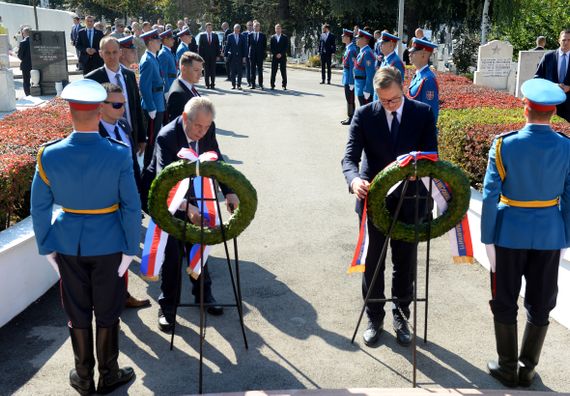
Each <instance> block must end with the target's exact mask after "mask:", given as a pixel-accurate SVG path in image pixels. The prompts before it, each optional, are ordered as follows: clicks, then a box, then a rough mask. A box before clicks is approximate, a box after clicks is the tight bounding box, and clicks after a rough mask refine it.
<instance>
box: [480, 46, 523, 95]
mask: <svg viewBox="0 0 570 396" xmlns="http://www.w3.org/2000/svg"><path fill="white" fill-rule="evenodd" d="M512 59H513V46H512V45H511V44H509V43H506V42H504V41H498V40H493V41H491V42H489V43H487V44H485V45H482V46H481V47H479V56H478V58H477V71H476V72H475V76H474V81H473V83H474V84H475V85H484V86H486V87H490V88H495V89H502V90H506V89H507V87H508V80H509V74H510V73H511V62H512Z"/></svg>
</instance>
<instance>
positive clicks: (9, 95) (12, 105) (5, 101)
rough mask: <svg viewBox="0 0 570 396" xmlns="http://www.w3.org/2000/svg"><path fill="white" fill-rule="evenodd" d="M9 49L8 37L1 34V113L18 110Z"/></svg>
mask: <svg viewBox="0 0 570 396" xmlns="http://www.w3.org/2000/svg"><path fill="white" fill-rule="evenodd" d="M8 49H9V41H8V35H7V34H0V92H2V94H1V95H0V111H12V110H15V109H16V88H15V87H14V75H13V74H12V70H10V58H9V56H8Z"/></svg>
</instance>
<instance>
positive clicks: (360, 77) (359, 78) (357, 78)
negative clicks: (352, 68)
mask: <svg viewBox="0 0 570 396" xmlns="http://www.w3.org/2000/svg"><path fill="white" fill-rule="evenodd" d="M354 79H355V80H366V77H364V76H354Z"/></svg>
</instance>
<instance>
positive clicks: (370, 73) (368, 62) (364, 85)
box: [354, 45, 376, 96]
mask: <svg viewBox="0 0 570 396" xmlns="http://www.w3.org/2000/svg"><path fill="white" fill-rule="evenodd" d="M374 61H375V57H374V53H373V52H372V49H371V48H370V47H369V46H368V45H366V46H364V47H362V48H361V49H360V52H359V53H358V56H357V57H356V62H355V64H354V86H355V94H356V96H364V93H365V92H366V93H369V94H370V95H372V94H373V92H374V87H373V84H372V81H373V79H374V73H375V72H376V68H375V67H374Z"/></svg>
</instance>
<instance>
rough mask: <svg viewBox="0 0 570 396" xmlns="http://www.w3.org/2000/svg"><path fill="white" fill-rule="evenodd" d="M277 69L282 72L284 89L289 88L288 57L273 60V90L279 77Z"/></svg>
mask: <svg viewBox="0 0 570 396" xmlns="http://www.w3.org/2000/svg"><path fill="white" fill-rule="evenodd" d="M277 68H279V70H280V71H281V80H282V83H281V84H282V86H283V88H287V57H285V56H282V57H281V58H280V59H277V57H275V56H274V57H273V58H272V59H271V88H275V77H276V76H277Z"/></svg>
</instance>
